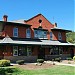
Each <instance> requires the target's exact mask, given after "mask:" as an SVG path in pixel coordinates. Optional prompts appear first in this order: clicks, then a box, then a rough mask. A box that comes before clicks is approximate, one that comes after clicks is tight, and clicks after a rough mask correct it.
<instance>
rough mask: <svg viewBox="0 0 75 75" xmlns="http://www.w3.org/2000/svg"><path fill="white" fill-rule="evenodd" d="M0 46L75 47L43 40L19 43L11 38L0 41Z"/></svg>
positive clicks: (69, 44) (66, 43)
mask: <svg viewBox="0 0 75 75" xmlns="http://www.w3.org/2000/svg"><path fill="white" fill-rule="evenodd" d="M0 44H2V45H3V44H4V45H5V44H13V45H42V46H51V45H53V46H54V45H55V46H75V44H72V43H69V42H60V41H51V40H41V41H19V40H12V39H11V38H10V37H8V36H7V37H5V38H4V39H3V40H0Z"/></svg>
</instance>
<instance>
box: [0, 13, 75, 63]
mask: <svg viewBox="0 0 75 75" xmlns="http://www.w3.org/2000/svg"><path fill="white" fill-rule="evenodd" d="M67 32H71V31H70V30H66V29H61V28H58V27H57V23H55V24H52V23H51V22H49V21H48V20H47V19H46V18H45V17H44V16H43V15H42V14H38V15H36V16H34V17H32V18H30V19H29V20H15V21H8V16H7V15H4V16H3V21H0V59H3V58H4V59H9V60H11V61H13V62H14V61H16V60H21V59H23V60H25V61H28V62H33V61H36V59H38V58H41V59H45V60H51V59H52V58H56V57H61V58H62V59H66V58H67V57H73V56H74V54H75V48H74V47H75V45H74V44H71V43H68V42H67V41H66V33H67Z"/></svg>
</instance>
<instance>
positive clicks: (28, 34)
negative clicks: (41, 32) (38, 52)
mask: <svg viewBox="0 0 75 75" xmlns="http://www.w3.org/2000/svg"><path fill="white" fill-rule="evenodd" d="M26 38H31V31H30V29H29V28H28V29H26Z"/></svg>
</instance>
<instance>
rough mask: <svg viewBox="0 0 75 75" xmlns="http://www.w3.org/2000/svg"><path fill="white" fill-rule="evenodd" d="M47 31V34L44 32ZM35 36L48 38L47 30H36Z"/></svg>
mask: <svg viewBox="0 0 75 75" xmlns="http://www.w3.org/2000/svg"><path fill="white" fill-rule="evenodd" d="M44 32H46V34H44ZM34 38H39V39H45V38H47V31H43V30H34Z"/></svg>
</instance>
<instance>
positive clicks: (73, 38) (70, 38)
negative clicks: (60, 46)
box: [66, 32, 75, 43]
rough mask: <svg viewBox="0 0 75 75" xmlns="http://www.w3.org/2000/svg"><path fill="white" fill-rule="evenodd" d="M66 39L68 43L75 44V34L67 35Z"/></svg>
mask: <svg viewBox="0 0 75 75" xmlns="http://www.w3.org/2000/svg"><path fill="white" fill-rule="evenodd" d="M66 39H67V41H68V42H71V43H75V32H69V33H67V34H66Z"/></svg>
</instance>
